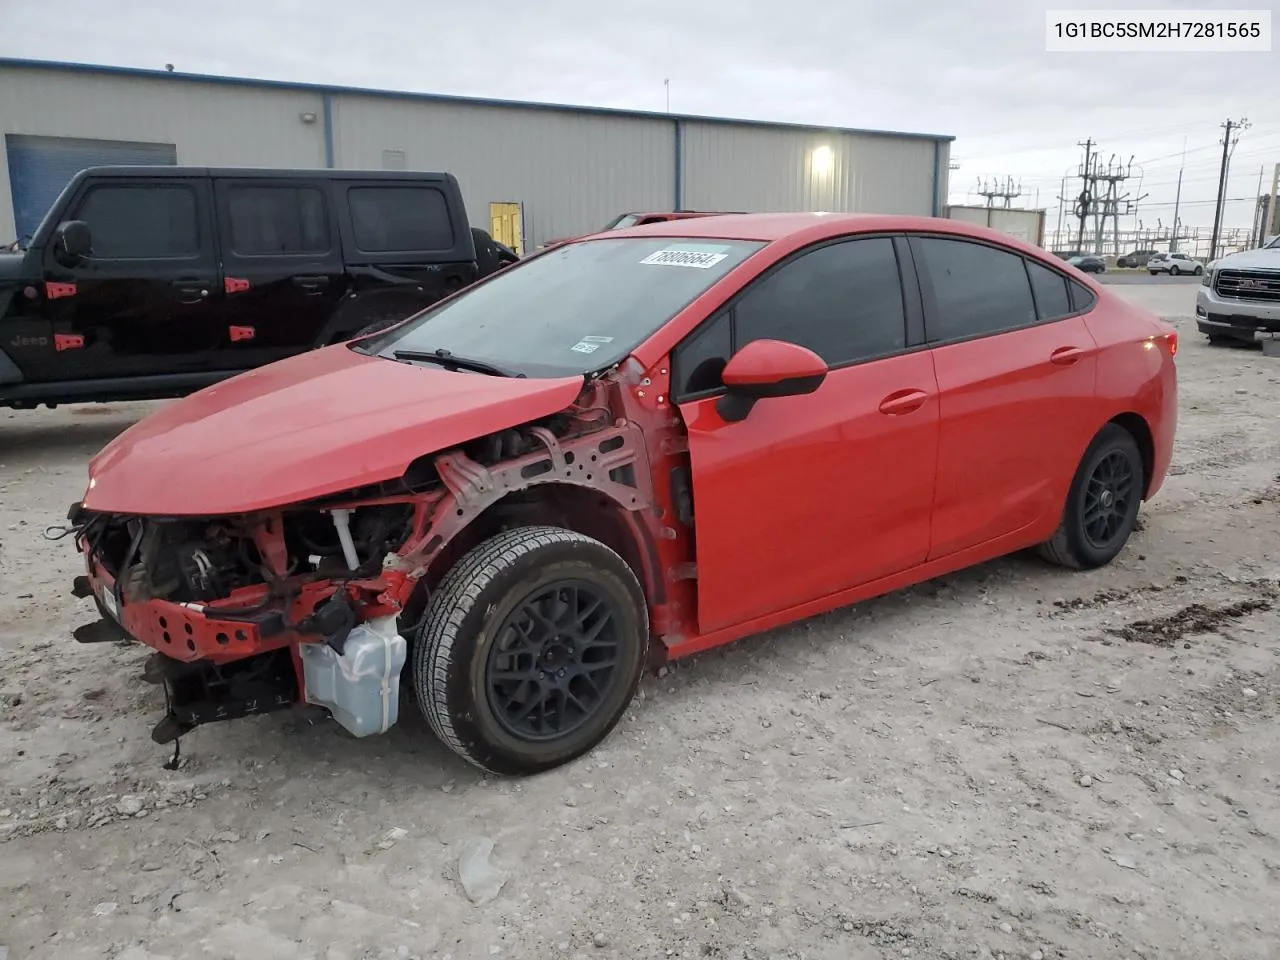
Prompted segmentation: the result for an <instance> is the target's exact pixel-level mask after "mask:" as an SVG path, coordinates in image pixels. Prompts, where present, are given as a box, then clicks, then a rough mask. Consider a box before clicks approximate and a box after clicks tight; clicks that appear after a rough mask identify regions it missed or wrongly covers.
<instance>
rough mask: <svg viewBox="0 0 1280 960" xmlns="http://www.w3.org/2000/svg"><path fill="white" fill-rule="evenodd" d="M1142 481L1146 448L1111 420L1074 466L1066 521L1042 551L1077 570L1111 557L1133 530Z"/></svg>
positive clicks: (1098, 565) (1064, 513)
mask: <svg viewBox="0 0 1280 960" xmlns="http://www.w3.org/2000/svg"><path fill="white" fill-rule="evenodd" d="M1142 485H1143V467H1142V454H1141V452H1140V451H1139V450H1138V444H1137V442H1136V441H1135V440H1134V439H1133V435H1132V434H1131V433H1129V431H1128V430H1125V429H1124V428H1123V427H1120V426H1118V425H1116V424H1114V423H1109V424H1107V425H1106V426H1105V427H1103V428H1102V430H1100V431H1099V432H1098V435H1097V436H1096V437H1094V439H1093V442H1092V443H1091V444H1089V449H1088V450H1086V451H1085V455H1084V457H1083V459H1081V461H1080V465H1079V466H1078V467H1077V468H1076V474H1075V477H1074V478H1073V479H1072V481H1071V490H1070V492H1069V493H1068V494H1067V503H1066V507H1065V509H1064V510H1063V512H1062V522H1061V524H1059V526H1058V529H1057V531H1055V532H1054V535H1053V536H1052V537H1051V538H1050V539H1049V540H1047V541H1046V542H1045V543H1042V544H1041V545H1040V547H1039V553H1040V555H1041V556H1043V557H1044V558H1045V559H1046V560H1049V561H1050V562H1052V563H1056V564H1058V565H1059V566H1063V567H1071V568H1073V569H1076V570H1084V569H1090V568H1092V567H1101V566H1104V565H1105V564H1108V563H1110V562H1111V561H1112V560H1113V559H1114V558H1115V556H1116V554H1118V553H1119V552H1120V551H1121V549H1123V548H1124V545H1125V543H1126V542H1127V541H1128V539H1129V534H1131V533H1132V532H1133V525H1134V522H1135V521H1136V520H1137V518H1138V507H1139V505H1140V503H1141V501H1142V493H1143V486H1142Z"/></svg>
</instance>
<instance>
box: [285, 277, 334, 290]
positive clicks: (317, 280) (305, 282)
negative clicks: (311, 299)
mask: <svg viewBox="0 0 1280 960" xmlns="http://www.w3.org/2000/svg"><path fill="white" fill-rule="evenodd" d="M293 285H294V286H295V287H298V288H300V289H302V290H305V291H306V292H307V293H319V292H320V291H321V290H323V289H324V288H325V287H327V286H328V285H329V278H328V277H294V278H293Z"/></svg>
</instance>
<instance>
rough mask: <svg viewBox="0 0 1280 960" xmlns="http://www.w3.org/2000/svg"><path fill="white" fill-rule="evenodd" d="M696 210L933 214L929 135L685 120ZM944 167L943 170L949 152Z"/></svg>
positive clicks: (687, 174) (687, 201)
mask: <svg viewBox="0 0 1280 960" xmlns="http://www.w3.org/2000/svg"><path fill="white" fill-rule="evenodd" d="M682 128H683V135H682V137H681V141H682V142H681V152H682V155H683V159H684V189H683V194H684V196H683V198H682V199H683V202H684V206H685V207H688V208H690V209H694V210H757V211H769V212H773V211H778V212H785V211H792V210H830V211H840V212H847V213H905V214H919V215H923V216H930V215H932V214H933V213H934V199H933V197H934V193H933V189H934V183H933V177H934V168H935V150H934V143H935V141H933V140H923V139H906V138H900V137H891V136H876V135H865V134H850V133H822V132H818V131H814V132H809V131H804V130H779V129H769V128H767V127H748V126H734V125H732V124H720V123H701V122H697V121H685V122H684V123H682ZM940 165H941V168H942V171H943V174H944V175H945V172H946V158H945V155H944V156H943V157H942V161H941V164H940Z"/></svg>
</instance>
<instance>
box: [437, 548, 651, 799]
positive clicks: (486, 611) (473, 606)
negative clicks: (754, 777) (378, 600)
mask: <svg viewBox="0 0 1280 960" xmlns="http://www.w3.org/2000/svg"><path fill="white" fill-rule="evenodd" d="M569 589H572V590H574V593H573V594H572V596H573V597H574V598H575V599H576V601H577V606H578V610H579V611H581V609H582V607H583V606H586V607H588V608H590V607H591V602H592V601H598V603H599V605H598V606H596V607H595V608H594V610H596V611H598V610H599V609H600V607H601V606H605V607H608V608H609V612H610V617H609V619H608V620H607V621H605V623H604V624H601V622H600V620H599V619H598V613H597V614H594V619H593V614H592V613H587V614H582V615H581V618H580V619H579V618H578V617H575V618H574V620H575V623H574V627H573V629H578V630H584V631H587V632H588V633H590V632H592V631H595V632H596V633H598V636H597V639H596V641H590V640H588V641H587V643H586V644H585V646H583V645H580V649H578V650H577V651H576V655H577V659H576V662H575V657H574V656H573V654H574V653H575V646H574V644H573V643H572V642H571V641H572V639H573V638H566V635H565V634H564V633H553V634H550V635H549V636H546V637H545V638H544V639H541V640H540V639H539V638H538V637H539V634H540V633H541V632H542V626H540V624H539V622H538V619H539V618H540V619H541V622H542V624H547V623H549V622H550V621H551V620H553V619H555V620H558V619H559V617H560V616H562V615H563V614H564V612H565V610H564V609H563V606H567V605H568V604H567V600H566V597H567V591H568V590H569ZM584 596H585V597H586V598H587V600H586V601H583V600H582V599H581V598H582V597H584ZM535 598H539V599H536V600H535ZM531 600H533V601H534V603H533V604H532V605H533V606H537V607H538V612H537V613H536V614H532V613H531V612H530V606H529V605H527V604H529V601H531ZM548 602H549V603H550V605H548ZM539 604H540V606H538V605H539ZM562 605H563V606H562ZM517 624H519V625H520V626H519V627H518V626H517ZM588 624H589V626H588ZM521 627H523V628H524V629H521ZM599 637H605V638H606V640H605V642H606V643H607V644H608V645H606V646H592V645H591V644H592V643H593V642H596V643H598V642H599ZM648 637H649V611H648V605H647V603H646V601H645V596H644V591H643V590H642V589H641V586H640V583H639V581H638V580H637V579H636V576H635V573H633V572H632V570H631V568H630V567H629V566H628V565H627V563H626V561H625V560H623V559H622V558H621V557H620V556H618V554H616V553H615V552H614V551H613V550H611V549H609V548H608V547H607V546H605V545H604V544H603V543H600V542H599V541H597V540H593V539H591V538H590V537H586V536H583V535H582V534H580V533H575V532H574V531H572V530H566V529H563V528H561V527H548V526H538V527H519V528H516V529H513V530H508V531H505V532H503V533H500V534H498V535H497V536H495V537H492V538H491V539H489V540H486V541H484V542H483V543H481V544H479V545H478V546H477V547H475V548H474V549H472V550H471V551H470V552H469V553H467V554H466V555H465V556H463V557H462V559H461V560H459V561H458V562H457V563H456V564H455V565H454V566H453V567H452V568H451V569H450V570H449V572H448V573H447V574H445V577H444V579H443V581H442V582H441V583H440V586H439V587H438V588H437V589H436V591H435V593H434V594H433V595H432V596H431V599H430V600H429V601H428V604H427V610H426V613H425V615H424V617H423V625H422V628H421V630H420V631H419V633H418V636H417V637H416V638H415V642H414V645H413V651H412V659H413V684H414V691H415V693H416V695H417V699H418V704H419V706H420V707H421V709H422V712H423V714H424V715H425V716H426V718H427V723H428V724H429V725H430V727H431V729H432V731H433V732H434V733H435V734H436V736H437V737H439V738H440V740H441V741H443V742H444V744H445V745H446V746H448V747H449V748H450V749H452V750H453V751H454V752H455V753H457V754H458V755H459V756H461V757H462V758H463V759H464V760H466V761H468V762H469V763H472V764H474V765H475V766H477V767H480V768H481V769H482V770H487V771H489V772H491V773H495V774H499V775H504V776H509V775H523V774H532V773H539V772H541V771H544V770H550V769H551V768H553V767H558V766H560V765H561V764H564V763H568V762H569V761H570V760H573V759H575V758H577V757H579V756H582V755H583V754H584V753H587V752H588V751H590V750H591V749H593V748H594V747H595V746H596V745H597V744H598V743H600V741H602V740H603V739H604V738H605V737H606V736H608V735H609V733H610V731H612V730H613V728H614V727H615V726H616V725H617V723H618V721H619V720H620V719H621V718H622V714H623V713H624V712H625V711H626V708H627V705H628V704H629V703H630V702H631V699H632V697H633V696H634V695H635V692H636V688H637V687H638V686H639V683H640V676H641V674H642V672H643V668H644V663H645V655H646V652H647V646H648ZM579 639H581V638H579ZM509 645H514V646H515V647H516V648H517V649H518V650H520V653H519V654H512V653H504V650H508V649H510V646H509ZM531 647H534V648H536V650H537V652H536V654H535V653H534V652H533V651H532V650H530V648H531ZM610 647H612V649H613V651H614V657H613V660H612V670H609V669H608V667H607V665H604V664H603V662H602V661H601V660H600V659H596V658H598V657H600V656H607V654H608V651H609V650H610ZM566 651H567V652H566ZM584 651H594V652H595V653H594V658H592V659H584V656H583V655H584ZM544 656H545V657H547V659H546V660H545V662H544V659H543V658H544ZM526 658H528V659H527V660H526ZM522 661H523V662H522ZM557 663H559V664H563V666H561V668H560V669H559V670H558V671H556V670H554V669H553V668H554V667H555V666H556V665H557ZM592 664H594V665H595V667H594V669H593V670H591V671H589V672H588V671H586V670H584V669H583V668H584V667H588V666H591V665H592ZM544 666H546V667H547V672H545V673H544V672H542V670H543V667H544ZM575 670H576V672H574V671H575ZM566 671H568V673H567V674H566ZM500 672H505V673H508V674H517V675H518V674H525V673H527V674H528V678H527V679H526V678H522V677H521V678H515V677H508V678H506V679H505V680H504V679H503V678H501V677H496V676H495V675H494V674H496V673H500ZM601 673H604V680H603V682H600V681H599V676H600V674H601ZM535 674H536V676H535ZM552 674H555V676H552ZM566 676H567V679H564V678H565V677H566ZM558 678H559V679H558ZM584 678H586V679H588V680H592V679H593V680H595V681H597V682H600V687H597V686H595V685H594V684H593V683H589V682H586V680H584ZM531 687H532V688H533V689H532V690H531V689H530V688H531ZM559 691H567V692H568V694H569V695H571V696H572V702H573V704H576V705H577V707H576V708H571V707H570V701H569V696H566V695H564V694H561V693H559ZM593 694H594V696H593ZM535 697H536V698H537V703H538V704H539V705H538V706H536V707H533V708H530V707H529V704H530V703H531V702H533V701H534V698H535ZM580 698H585V699H580ZM557 699H558V702H556V701H557ZM548 703H551V704H552V709H551V710H550V711H548V710H547V704H548ZM513 705H515V706H517V707H524V708H525V709H524V711H523V714H524V716H523V717H522V716H521V715H519V711H517V712H516V714H512V713H511V712H510V711H509V710H504V707H505V708H510V707H512V706H513ZM583 707H590V709H589V710H588V709H578V708H583ZM531 710H532V711H533V712H532V713H531ZM569 714H572V715H569ZM566 715H569V716H568V719H569V720H570V721H575V723H574V724H573V725H571V726H570V727H569V728H568V729H567V730H565V731H564V732H562V733H561V732H556V731H553V730H550V729H549V728H550V723H551V720H556V721H557V722H559V721H563V720H564V719H565V718H566ZM534 716H537V717H538V718H539V719H538V722H537V723H536V724H535V723H534V721H533V719H532V718H533V717H534ZM549 716H550V719H549ZM536 728H540V729H536Z"/></svg>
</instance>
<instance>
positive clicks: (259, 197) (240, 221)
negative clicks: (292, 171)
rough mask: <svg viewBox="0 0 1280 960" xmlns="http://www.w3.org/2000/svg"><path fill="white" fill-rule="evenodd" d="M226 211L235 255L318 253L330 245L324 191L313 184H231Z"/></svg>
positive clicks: (324, 250) (258, 255)
mask: <svg viewBox="0 0 1280 960" xmlns="http://www.w3.org/2000/svg"><path fill="white" fill-rule="evenodd" d="M227 215H228V220H229V222H230V233H231V236H230V243H231V251H232V252H233V253H235V254H236V255H237V256H241V257H263V256H288V255H290V254H294V255H297V254H318V253H327V252H328V251H329V249H330V247H331V246H332V242H331V239H330V233H329V219H328V211H327V209H326V207H325V200H324V194H323V193H322V192H321V191H320V190H318V189H317V188H315V187H300V186H285V185H280V186H277V185H272V186H261V187H257V186H252V187H251V186H233V187H231V188H229V189H228V190H227Z"/></svg>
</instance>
